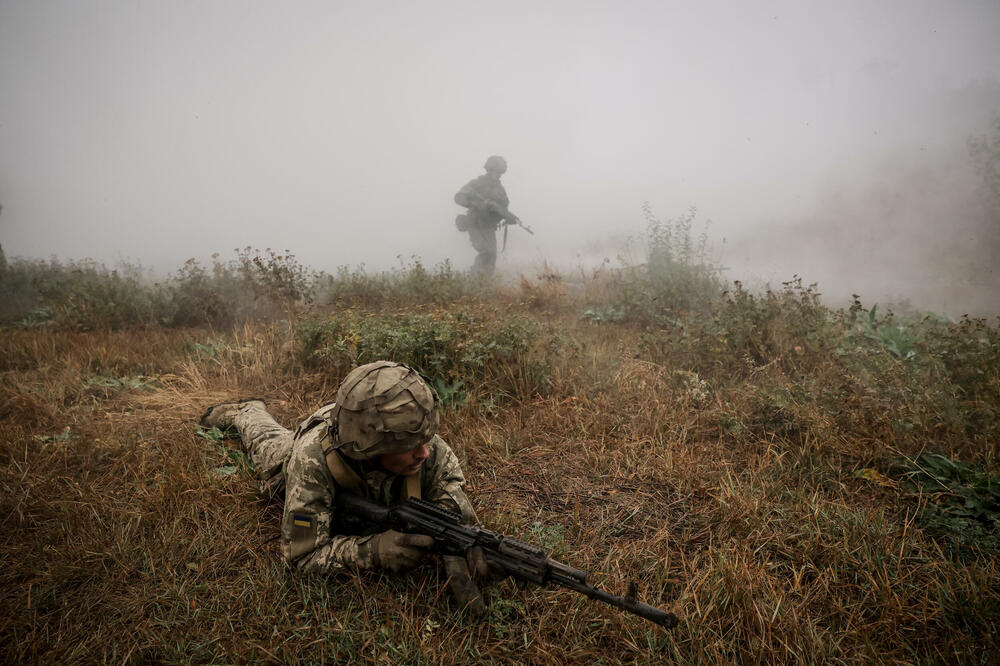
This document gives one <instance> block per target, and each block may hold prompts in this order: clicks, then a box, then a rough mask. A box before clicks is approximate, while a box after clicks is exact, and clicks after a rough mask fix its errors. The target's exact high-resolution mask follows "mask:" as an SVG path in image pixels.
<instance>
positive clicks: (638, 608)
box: [337, 493, 677, 629]
mask: <svg viewBox="0 0 1000 666" xmlns="http://www.w3.org/2000/svg"><path fill="white" fill-rule="evenodd" d="M337 505H338V506H339V507H341V508H343V509H344V510H345V511H347V512H349V513H351V514H353V515H355V516H358V517H360V518H361V519H362V520H363V521H365V522H368V523H370V524H374V525H377V526H378V527H384V528H385V529H393V530H397V531H400V532H409V533H412V534H426V535H429V536H431V537H434V545H433V546H432V547H431V552H433V553H438V554H441V555H460V556H464V555H465V552H466V551H467V550H468V549H470V548H472V547H473V546H479V547H480V548H482V550H483V555H484V556H485V557H486V560H487V561H488V562H489V563H491V564H494V565H497V566H499V567H500V568H501V569H503V571H504V572H505V573H507V574H509V575H510V576H513V577H514V578H518V579H520V580H526V581H530V582H532V583H536V584H538V585H546V584H550V583H551V584H553V585H557V586H559V587H565V588H567V589H570V590H573V591H575V592H579V593H580V594H584V595H586V596H588V597H590V598H591V599H597V600H598V601H603V602H604V603H606V604H611V605H612V606H616V607H618V608H621V609H622V610H626V611H628V612H630V613H634V614H636V615H638V616H640V617H644V618H646V619H647V620H649V621H650V622H655V623H656V624H658V625H660V626H661V627H666V628H668V629H669V628H671V627H674V626H676V625H677V616H676V615H674V614H673V613H668V612H667V611H665V610H662V609H659V608H656V607H655V606H649V605H647V604H644V603H642V602H641V601H638V600H637V599H636V590H637V585H636V584H635V583H632V584H631V585H630V586H629V591H628V594H626V595H625V596H624V597H619V596H618V595H615V594H610V593H608V592H605V591H604V590H601V589H598V588H596V587H593V586H591V585H588V584H587V572H586V571H581V570H579V569H574V568H573V567H571V566H569V565H566V564H562V563H561V562H556V561H555V560H553V559H552V558H551V557H549V556H548V553H547V552H546V551H545V550H544V549H543V548H540V547H538V546H532V545H530V544H527V543H524V542H523V541H518V540H517V539H513V538H511V537H508V536H504V535H502V534H499V533H497V532H494V531H492V530H488V529H485V528H483V527H479V526H478V525H462V523H461V516H459V515H458V514H457V513H454V512H452V511H448V510H447V509H443V508H441V507H439V506H437V505H436V504H431V503H430V502H428V501H426V500H422V499H416V498H411V499H408V500H406V501H405V502H403V503H402V504H397V505H396V506H392V507H387V506H382V505H380V504H376V503H375V502H372V501H371V500H367V499H364V498H362V497H358V496H356V495H351V494H349V493H338V494H337Z"/></svg>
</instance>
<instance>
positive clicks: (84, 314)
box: [0, 259, 164, 330]
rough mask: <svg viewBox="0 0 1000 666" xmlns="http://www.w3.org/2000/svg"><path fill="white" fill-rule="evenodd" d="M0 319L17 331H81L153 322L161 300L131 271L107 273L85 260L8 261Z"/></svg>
mask: <svg viewBox="0 0 1000 666" xmlns="http://www.w3.org/2000/svg"><path fill="white" fill-rule="evenodd" d="M0 290H2V291H3V294H4V298H3V305H2V311H0V317H2V320H3V321H5V322H14V323H17V324H19V325H20V326H25V327H31V326H42V325H55V326H59V327H67V328H77V329H82V330H90V329H103V328H120V327H123V326H131V325H138V324H147V323H151V322H154V321H156V317H157V313H158V312H159V311H160V310H161V309H162V308H163V306H164V295H163V294H162V293H161V292H160V291H159V290H157V289H155V288H151V287H150V286H148V285H146V284H144V283H143V281H142V271H141V269H140V268H139V267H137V266H132V265H127V264H126V265H122V266H120V267H119V268H116V269H109V268H107V267H106V266H104V265H103V264H100V263H97V262H95V261H92V260H89V259H85V260H82V261H71V262H67V263H61V262H60V261H58V260H57V259H51V260H49V261H43V260H27V259H15V260H13V261H12V262H11V263H10V264H9V266H8V268H7V270H6V271H4V272H3V273H2V274H0Z"/></svg>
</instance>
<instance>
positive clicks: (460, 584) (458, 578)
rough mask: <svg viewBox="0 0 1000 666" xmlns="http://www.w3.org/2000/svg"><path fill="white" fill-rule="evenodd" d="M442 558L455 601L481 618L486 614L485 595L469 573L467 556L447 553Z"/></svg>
mask: <svg viewBox="0 0 1000 666" xmlns="http://www.w3.org/2000/svg"><path fill="white" fill-rule="evenodd" d="M441 559H442V560H443V561H444V570H445V573H446V574H447V575H448V588H447V589H448V592H450V593H451V597H452V599H454V600H455V603H456V604H458V606H459V608H461V609H462V610H466V611H468V612H469V614H470V615H472V616H473V617H477V618H479V617H482V616H483V615H485V614H486V604H485V603H483V595H482V594H481V593H480V592H479V586H477V585H476V583H475V581H473V580H472V577H471V576H470V575H469V569H468V566H467V564H466V561H465V558H463V557H458V556H457V555H445V556H444V557H442V558H441Z"/></svg>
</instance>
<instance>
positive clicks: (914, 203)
mask: <svg viewBox="0 0 1000 666" xmlns="http://www.w3.org/2000/svg"><path fill="white" fill-rule="evenodd" d="M998 112H1000V2H997V1H996V0H988V1H983V2H972V1H969V2H966V1H956V0H951V1H947V2H945V1H942V2H921V1H916V0H906V1H892V2H872V1H865V2H844V1H838V2H805V1H793V2H773V1H768V2H666V1H659V2H614V3H612V2H588V1H581V0H575V1H573V2H545V3H542V2H494V3H489V4H487V3H479V2H469V1H466V2H378V1H373V2H349V3H348V2H333V1H330V0H327V1H324V2H303V1H298V2H292V3H278V2H257V1H250V0H242V1H232V2H230V1H221V0H219V1H208V0H204V1H200V2H184V1H181V0H171V1H170V2H163V1H160V0H157V1H141V2H140V1H132V2H127V1H124V0H118V1H104V2H101V1H95V0H87V1H82V0H73V1H58V0H48V1H34V0H31V1H29V0H23V1H20V0H0V202H2V204H3V206H4V209H3V215H2V217H0V243H2V244H3V247H4V250H5V251H6V252H7V254H8V256H27V257H48V256H49V255H57V256H59V257H61V258H83V257H92V258H95V259H98V260H101V261H105V262H109V263H114V262H115V261H117V260H118V259H119V258H125V259H130V260H133V261H138V262H140V263H142V264H143V265H145V266H148V267H151V268H155V269H156V270H158V271H160V272H168V271H173V270H175V269H176V268H178V267H179V266H180V265H181V264H182V263H183V261H184V260H185V259H187V258H189V257H192V256H196V257H207V256H209V255H210V254H211V253H212V252H221V253H223V256H224V257H229V256H231V251H232V249H233V248H236V247H243V246H253V247H258V248H265V247H270V248H275V249H281V250H284V249H288V250H291V251H292V252H293V253H294V254H296V255H297V256H298V257H299V259H300V260H302V261H303V262H304V263H306V264H309V265H311V266H313V267H315V268H320V269H326V270H332V269H334V268H336V267H337V266H339V265H344V264H348V265H357V264H360V263H364V264H366V265H367V266H368V267H370V268H384V267H389V266H392V265H393V264H395V263H396V257H397V255H402V256H404V257H409V256H411V255H417V256H420V257H422V258H423V259H424V260H425V261H426V262H428V263H435V262H438V261H440V260H442V259H444V258H451V259H452V261H453V263H454V264H456V265H457V266H459V267H465V266H467V265H468V264H470V263H471V261H472V250H471V248H470V247H468V243H467V240H465V238H464V237H463V236H462V235H461V234H459V233H458V232H457V231H456V230H455V228H454V225H453V220H454V216H455V214H456V213H458V212H459V209H458V207H457V206H456V205H455V204H454V202H453V200H452V196H453V195H454V193H455V191H456V190H457V189H458V188H459V187H460V186H461V185H463V184H464V183H465V182H466V181H467V180H469V179H470V178H473V177H475V176H477V175H478V174H480V173H481V171H482V164H483V162H484V161H485V159H486V157H487V156H489V155H490V154H494V153H496V154H500V155H503V156H505V157H506V158H507V161H508V163H509V171H508V173H507V175H506V176H505V177H504V183H505V186H506V187H507V191H508V193H509V194H510V198H511V209H512V210H514V211H515V212H517V213H518V214H519V215H520V216H521V217H522V219H523V220H524V221H525V222H526V223H528V224H531V225H532V226H533V227H534V229H535V230H536V232H537V234H536V236H534V237H529V236H526V235H524V234H518V235H516V236H514V237H512V238H511V241H510V248H509V249H508V252H507V257H505V258H504V259H502V260H501V266H504V265H506V266H508V267H510V266H511V264H513V263H514V262H519V264H523V265H532V263H535V264H538V263H540V262H541V261H542V260H543V259H546V258H551V259H554V260H556V261H565V260H567V259H569V260H572V258H574V257H577V256H579V260H580V261H586V262H590V261H597V260H599V259H600V258H601V255H606V256H610V258H612V259H615V257H616V255H615V252H616V251H617V247H616V246H617V244H618V243H619V242H620V241H621V240H622V238H623V237H624V236H627V235H631V234H641V232H642V229H643V226H644V220H643V217H642V212H641V205H642V204H643V202H645V201H648V202H649V203H650V204H651V205H652V207H653V209H654V211H655V212H656V214H657V215H659V216H661V217H663V218H672V217H676V216H677V215H680V214H682V213H683V212H684V211H686V210H687V209H688V208H690V207H692V206H695V207H697V208H698V211H699V213H698V219H699V220H709V219H710V220H711V221H712V224H711V226H710V227H709V229H710V235H711V236H712V238H713V240H714V241H716V242H717V243H719V246H720V247H719V250H718V251H719V259H720V261H721V262H722V263H723V264H726V265H728V266H730V267H731V270H732V271H733V272H739V274H737V275H732V276H731V277H737V278H744V279H749V278H751V277H752V275H756V276H759V277H761V278H762V279H772V280H773V279H782V278H787V277H790V275H791V273H792V272H797V273H799V274H800V275H803V276H804V277H806V279H807V280H812V279H818V280H820V282H821V286H824V285H826V287H827V288H826V289H825V291H827V292H830V291H838V292H843V293H850V291H852V290H858V289H861V288H862V287H864V288H867V289H869V290H875V289H876V288H877V287H878V286H879V285H881V286H883V287H885V283H886V281H887V280H888V281H889V282H892V281H893V276H895V277H896V278H898V279H897V281H898V282H899V284H898V285H897V284H895V283H892V284H891V285H889V286H888V287H886V289H888V290H889V291H895V292H897V293H898V295H909V294H908V293H907V291H908V289H910V288H912V289H914V290H919V289H927V288H929V289H931V291H932V292H933V294H934V295H932V296H931V297H929V301H928V303H927V304H926V307H935V308H938V309H941V308H944V307H947V306H948V303H947V301H948V299H949V298H950V296H948V295H947V294H952V293H954V292H955V291H956V290H958V291H961V290H962V289H980V291H982V289H989V290H990V291H989V293H990V294H992V293H995V292H994V291H992V287H990V286H989V285H992V284H995V280H996V279H997V276H996V274H995V273H994V272H993V271H994V269H995V266H996V260H991V259H989V258H984V257H983V256H978V255H976V248H977V247H979V248H981V247H982V246H983V242H984V241H983V240H982V239H980V238H978V234H979V233H980V232H982V233H987V230H985V229H984V228H981V227H980V226H977V225H978V222H976V220H977V219H979V218H976V215H978V213H976V212H975V210H974V206H973V204H972V203H971V202H970V200H969V198H970V197H971V196H972V193H973V192H974V189H975V182H974V178H973V175H974V174H973V173H972V171H971V169H969V168H968V157H967V150H966V141H967V139H968V137H969V136H970V135H982V134H985V133H987V131H988V130H989V122H990V119H991V118H992V117H993V116H994V115H995V114H996V113H998ZM957 217H961V218H962V220H961V221H959V222H955V220H954V219H952V218H956V219H957ZM943 218H948V219H947V220H945V219H943ZM852 225H858V231H859V233H860V234H861V235H860V236H859V238H860V240H859V243H861V244H863V245H867V246H868V247H867V249H862V250H858V252H859V254H858V256H857V257H856V258H855V259H856V260H853V261H848V260H847V259H846V258H845V257H846V255H848V254H852V253H854V252H855V251H856V250H857V248H853V249H852V247H851V245H850V243H848V242H846V241H845V239H844V235H843V230H844V229H846V228H848V227H851V226H852ZM941 227H945V228H946V229H950V230H948V231H945V233H944V235H943V236H939V235H938V231H940V229H941ZM873 228H875V229H887V230H888V231H885V232H884V233H882V232H879V233H876V232H874V231H873V230H872V229H873ZM935 229H937V230H938V231H935ZM956 230H957V231H956ZM852 233H853V232H852ZM512 234H517V230H515V231H514V232H512ZM866 234H867V235H866ZM957 237H961V239H960V240H956V238H957ZM723 238H725V244H724V245H722V244H721V241H722V239H723ZM941 243H943V244H941ZM891 246H895V249H891ZM876 247H878V248H883V250H884V251H883V250H876V249H874V248H876ZM886 247H890V249H889V250H885V248H886ZM966 251H968V252H969V253H970V254H969V257H965V256H962V255H964V253H965V252H966ZM928 253H930V256H933V255H935V254H936V255H941V254H942V253H945V254H948V255H949V256H950V258H949V259H948V260H947V261H944V262H942V264H941V265H940V266H939V267H938V268H936V269H934V270H931V271H929V272H928V271H927V270H926V268H927V256H928ZM972 255H976V256H972ZM895 262H898V265H897V264H896V263H895ZM952 264H954V265H955V267H954V269H953V268H952V267H951V265H952ZM970 265H972V266H974V267H975V269H976V270H975V271H974V272H975V274H974V275H973V274H970V272H969V270H968V267H969V266H970ZM918 283H919V284H918ZM925 283H926V284H925ZM931 283H933V284H931ZM945 283H947V284H948V285H949V286H948V287H947V289H946V290H945V292H942V293H944V294H945V295H942V294H939V293H937V291H941V289H944V285H945ZM978 283H983V284H985V285H987V287H983V288H980V287H977V286H976V285H977V284H978ZM921 284H923V286H922V287H921ZM938 287H940V289H938ZM935 289H937V291H935ZM984 293H985V292H984ZM989 298H990V296H988V295H987V299H989ZM993 304H995V305H997V306H998V307H997V308H996V311H1000V300H994V301H993Z"/></svg>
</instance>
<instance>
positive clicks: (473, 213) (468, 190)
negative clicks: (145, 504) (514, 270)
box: [455, 155, 517, 275]
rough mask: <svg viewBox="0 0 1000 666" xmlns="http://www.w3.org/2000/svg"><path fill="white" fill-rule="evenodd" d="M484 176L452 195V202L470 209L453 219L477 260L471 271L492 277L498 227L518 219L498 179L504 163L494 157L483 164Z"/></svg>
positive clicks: (502, 160) (497, 157) (495, 259)
mask: <svg viewBox="0 0 1000 666" xmlns="http://www.w3.org/2000/svg"><path fill="white" fill-rule="evenodd" d="M483 168H484V169H486V173H485V174H483V175H482V176H479V177H478V178H473V179H472V180H470V181H469V182H468V183H466V185H465V187H463V188H462V189H460V190H459V191H458V193H457V194H456V195H455V203H457V204H458V205H459V206H464V207H465V208H468V209H469V212H468V213H464V214H462V215H459V216H458V217H457V218H455V226H456V227H458V230H459V231H467V232H469V240H470V241H471V242H472V247H473V248H475V250H476V252H477V253H478V254H477V255H476V260H475V261H474V262H473V264H472V272H473V273H477V274H481V275H493V271H494V269H495V267H496V263H497V226H498V225H499V224H500V222H501V221H504V220H508V221H511V222H514V221H515V220H517V218H516V217H514V216H513V215H512V214H511V213H510V211H508V210H507V205H508V204H509V203H510V200H509V199H508V198H507V192H506V191H505V190H504V189H503V185H501V184H500V176H502V175H503V174H504V173H505V172H506V171H507V161H506V160H505V159H504V158H502V157H500V156H499V155H493V156H492V157H490V158H489V159H487V160H486V164H485V165H483Z"/></svg>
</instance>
